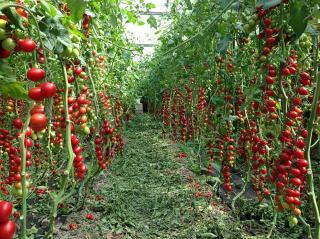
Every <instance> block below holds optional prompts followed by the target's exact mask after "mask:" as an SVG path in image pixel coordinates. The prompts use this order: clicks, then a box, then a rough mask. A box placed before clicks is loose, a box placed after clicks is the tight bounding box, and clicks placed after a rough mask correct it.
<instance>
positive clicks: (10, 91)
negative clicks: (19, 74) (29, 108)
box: [0, 82, 28, 100]
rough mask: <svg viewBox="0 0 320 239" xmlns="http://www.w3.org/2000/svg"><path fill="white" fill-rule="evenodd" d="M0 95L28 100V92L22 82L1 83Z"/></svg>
mask: <svg viewBox="0 0 320 239" xmlns="http://www.w3.org/2000/svg"><path fill="white" fill-rule="evenodd" d="M0 93H1V94H3V95H5V96H10V97H12V98H14V99H24V100H26V99H28V93H27V90H26V88H25V85H24V83H22V82H8V83H1V84H0Z"/></svg>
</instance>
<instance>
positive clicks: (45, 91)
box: [39, 82, 57, 98]
mask: <svg viewBox="0 0 320 239" xmlns="http://www.w3.org/2000/svg"><path fill="white" fill-rule="evenodd" d="M39 86H40V87H41V92H42V96H43V97H44V98H50V97H53V96H54V95H55V94H56V92H57V87H56V85H55V84H54V83H52V82H45V83H42V84H40V85H39Z"/></svg>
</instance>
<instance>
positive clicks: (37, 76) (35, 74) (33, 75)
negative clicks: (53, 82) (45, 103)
mask: <svg viewBox="0 0 320 239" xmlns="http://www.w3.org/2000/svg"><path fill="white" fill-rule="evenodd" d="M27 77H28V79H29V80H31V81H34V82H38V81H41V80H42V79H44V78H45V77H46V72H45V71H44V70H42V69H40V68H31V69H29V70H28V72H27Z"/></svg>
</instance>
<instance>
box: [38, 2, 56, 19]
mask: <svg viewBox="0 0 320 239" xmlns="http://www.w3.org/2000/svg"><path fill="white" fill-rule="evenodd" d="M40 6H41V8H42V9H43V10H44V11H45V12H46V13H47V14H48V15H49V16H51V17H55V16H56V15H57V14H58V10H57V9H56V8H55V7H54V6H53V5H52V4H50V3H48V2H47V1H45V0H41V1H40Z"/></svg>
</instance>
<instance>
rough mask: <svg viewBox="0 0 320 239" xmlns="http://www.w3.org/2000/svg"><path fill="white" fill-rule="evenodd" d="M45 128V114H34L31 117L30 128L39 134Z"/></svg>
mask: <svg viewBox="0 0 320 239" xmlns="http://www.w3.org/2000/svg"><path fill="white" fill-rule="evenodd" d="M46 126H47V117H46V116H45V114H41V113H35V114H33V115H32V116H31V119H30V127H31V129H33V130H34V131H35V132H39V131H41V130H43V129H45V128H46Z"/></svg>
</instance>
